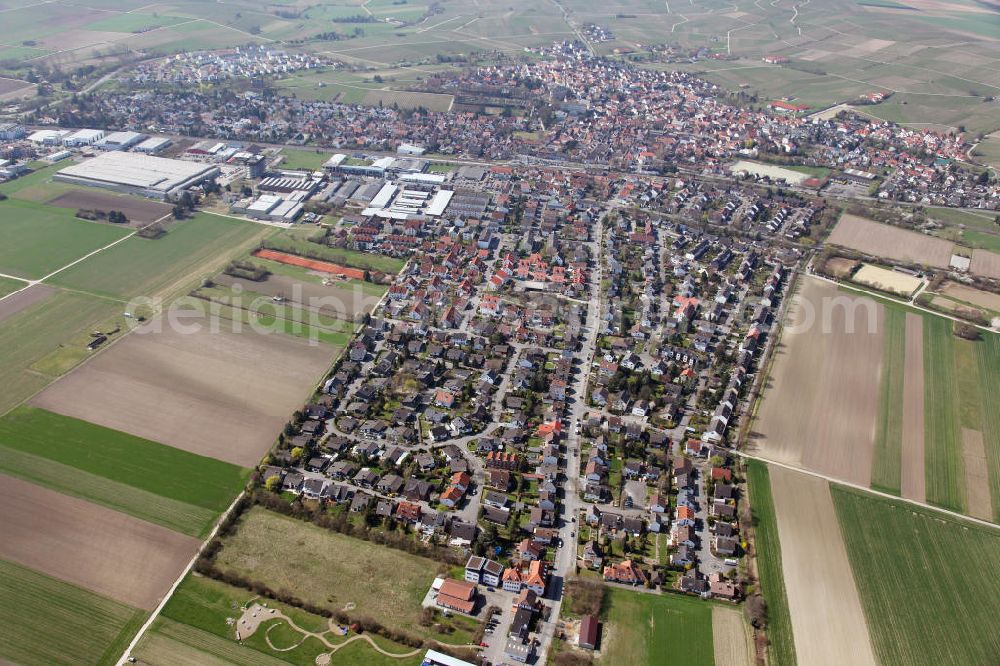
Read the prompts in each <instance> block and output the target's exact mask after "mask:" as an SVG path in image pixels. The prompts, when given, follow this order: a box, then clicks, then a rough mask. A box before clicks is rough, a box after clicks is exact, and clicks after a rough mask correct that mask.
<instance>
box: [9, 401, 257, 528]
mask: <svg viewBox="0 0 1000 666" xmlns="http://www.w3.org/2000/svg"><path fill="white" fill-rule="evenodd" d="M0 451H2V453H3V455H2V456H0V469H2V471H3V472H5V473H7V474H10V475H12V476H18V477H20V478H23V479H25V480H27V481H31V482H33V483H37V484H39V485H43V486H47V487H49V488H52V489H53V490H57V491H59V492H62V493H66V494H70V495H74V496H77V497H81V498H83V499H87V500H90V501H92V502H96V503H98V504H102V505H104V506H107V507H109V508H112V509H116V510H118V511H122V512H124V513H128V514H129V515H132V516H135V517H137V518H141V519H143V520H147V521H149V522H153V523H156V524H159V525H162V526H164V527H169V528H170V529H173V530H176V531H178V532H182V533H184V534H188V535H191V536H203V535H204V534H206V533H207V531H208V530H209V529H210V527H211V525H212V522H213V521H214V520H215V517H216V516H218V515H219V513H221V512H222V511H223V510H224V509H225V508H226V507H227V506H228V505H229V503H230V502H231V501H232V498H233V497H235V496H236V494H237V493H238V492H239V490H240V488H242V487H243V484H244V483H246V479H247V476H248V474H249V472H248V471H247V470H245V469H243V468H241V467H237V466H236V465H232V464H230V463H226V462H222V461H219V460H215V459H213V458H206V457H204V456H199V455H195V454H193V453H189V452H187V451H182V450H180V449H175V448H172V447H169V446H165V445H163V444H158V443H156V442H152V441H149V440H145V439H142V438H140V437H135V436H133V435H128V434H125V433H122V432H118V431H116V430H111V429H109V428H105V427H102V426H99V425H94V424H92V423H88V422H87V421H81V420H79V419H75V418H71V417H68V416H62V415H60V414H55V413H53V412H49V411H46V410H43V409H37V408H33V407H19V408H18V409H16V410H14V411H13V412H11V413H9V414H7V415H6V416H4V417H3V418H2V419H0Z"/></svg>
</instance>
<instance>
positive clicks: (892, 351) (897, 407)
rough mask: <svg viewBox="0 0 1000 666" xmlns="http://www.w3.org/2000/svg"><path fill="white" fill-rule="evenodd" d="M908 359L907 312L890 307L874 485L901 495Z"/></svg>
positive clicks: (886, 322) (880, 390)
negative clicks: (904, 405)
mask: <svg viewBox="0 0 1000 666" xmlns="http://www.w3.org/2000/svg"><path fill="white" fill-rule="evenodd" d="M905 356H906V313H905V312H904V311H903V310H900V309H898V308H892V307H887V308H885V337H884V348H883V352H882V376H881V378H880V386H879V404H878V417H877V418H878V420H877V422H876V424H875V428H876V429H875V451H874V454H873V456H872V480H871V486H872V488H875V489H876V490H881V491H883V492H887V493H892V494H893V495H898V494H899V491H900V465H901V464H902V455H903V454H902V451H903V367H904V364H905V360H906V359H905Z"/></svg>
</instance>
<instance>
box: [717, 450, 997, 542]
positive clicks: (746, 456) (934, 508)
mask: <svg viewBox="0 0 1000 666" xmlns="http://www.w3.org/2000/svg"><path fill="white" fill-rule="evenodd" d="M732 453H733V454H734V455H736V456H739V457H741V458H744V459H746V460H757V461H759V462H762V463H765V464H767V465H774V466H775V467H781V468H782V469H787V470H791V471H793V472H798V473H800V474H806V475H808V476H812V477H816V478H818V479H823V480H824V481H827V482H829V483H835V484H837V485H839V486H844V487H846V488H852V489H854V490H860V491H862V492H865V493H869V494H872V495H875V496H877V497H881V498H883V499H889V500H895V501H897V502H904V503H906V504H910V505H913V506H918V507H920V508H922V509H929V510H931V511H936V512H937V513H942V514H944V515H946V516H948V517H950V518H954V519H957V520H963V521H966V522H970V523H975V524H976V525H979V526H980V527H988V528H990V529H993V530H997V531H998V532H1000V525H997V524H996V523H994V522H991V521H988V520H983V519H982V518H974V517H973V516H967V515H965V514H963V513H958V512H956V511H952V510H951V509H944V508H942V507H939V506H935V505H933V504H928V503H926V502H920V501H918V500H914V499H907V498H905V497H900V496H899V495H892V494H890V493H885V492H882V491H881V490H875V489H874V488H866V487H865V486H862V485H860V484H857V483H852V482H851V481H845V480H843V479H837V478H834V477H832V476H829V475H827V474H823V473H821V472H816V471H814V470H811V469H805V468H804V467H796V466H795V465H789V464H788V463H783V462H778V461H777V460H771V459H770V458H764V457H761V456H757V455H753V454H750V453H747V452H745V451H739V450H736V449H733V450H732Z"/></svg>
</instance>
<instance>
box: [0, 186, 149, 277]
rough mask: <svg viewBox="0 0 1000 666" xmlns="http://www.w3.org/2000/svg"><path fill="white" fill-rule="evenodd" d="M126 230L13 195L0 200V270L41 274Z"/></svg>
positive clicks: (8, 272) (119, 236) (123, 233)
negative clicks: (78, 217) (13, 196)
mask: <svg viewBox="0 0 1000 666" xmlns="http://www.w3.org/2000/svg"><path fill="white" fill-rule="evenodd" d="M15 182H16V181H15ZM129 232H130V230H128V229H121V228H118V227H113V226H111V225H109V224H102V223H98V222H85V221H83V220H78V219H76V218H75V217H73V213H71V212H70V211H68V210H65V209H62V208H53V207H51V206H43V205H42V204H36V203H32V202H28V201H18V200H16V199H8V200H6V201H0V233H2V234H3V238H4V242H3V244H0V273H6V274H8V275H14V276H17V277H26V278H34V279H37V278H41V277H44V276H45V275H48V274H49V273H51V272H52V271H54V270H56V269H58V268H62V267H63V266H65V265H66V264H69V263H70V262H72V261H74V260H76V259H79V258H80V257H83V256H86V255H87V254H88V253H90V252H93V251H94V250H97V249H98V248H101V247H103V246H105V245H108V244H109V243H112V242H114V241H116V240H118V239H120V238H122V237H124V236H126V235H128V233H129Z"/></svg>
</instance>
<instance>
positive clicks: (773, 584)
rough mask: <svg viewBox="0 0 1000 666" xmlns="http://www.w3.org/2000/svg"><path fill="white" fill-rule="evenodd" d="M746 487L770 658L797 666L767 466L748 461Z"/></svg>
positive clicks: (779, 663)
mask: <svg viewBox="0 0 1000 666" xmlns="http://www.w3.org/2000/svg"><path fill="white" fill-rule="evenodd" d="M747 487H748V489H749V491H750V509H751V514H752V517H753V528H754V534H755V538H754V549H755V551H756V553H757V573H758V576H759V577H760V590H761V594H763V595H764V600H765V601H766V602H767V638H768V641H769V643H770V645H769V646H768V656H769V657H770V660H771V663H772V664H774V665H775V666H794V664H795V639H794V637H793V636H792V617H791V615H790V614H789V612H788V597H787V596H786V595H785V574H784V572H783V570H782V566H781V542H780V540H779V538H778V523H777V520H776V519H775V516H774V501H773V500H772V498H771V477H770V475H769V474H768V471H767V465H766V464H765V463H763V462H761V461H759V460H748V461H747Z"/></svg>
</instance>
